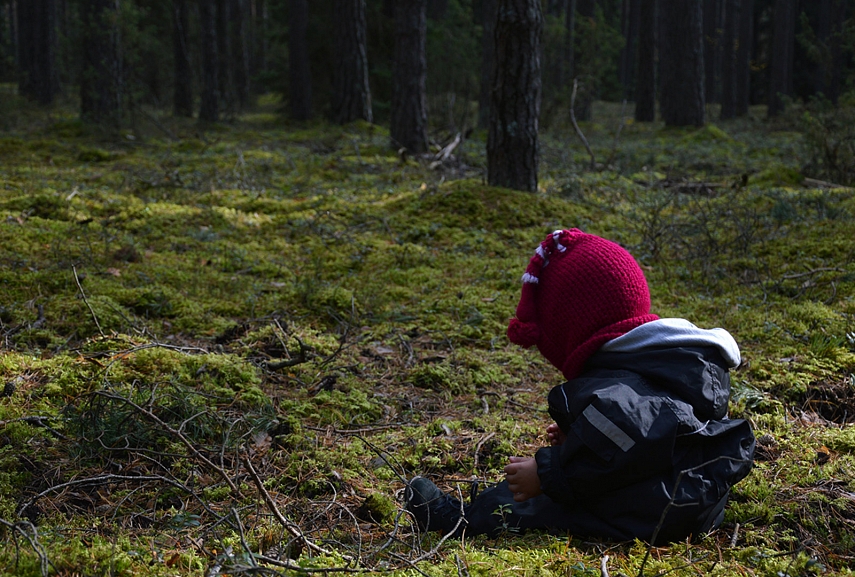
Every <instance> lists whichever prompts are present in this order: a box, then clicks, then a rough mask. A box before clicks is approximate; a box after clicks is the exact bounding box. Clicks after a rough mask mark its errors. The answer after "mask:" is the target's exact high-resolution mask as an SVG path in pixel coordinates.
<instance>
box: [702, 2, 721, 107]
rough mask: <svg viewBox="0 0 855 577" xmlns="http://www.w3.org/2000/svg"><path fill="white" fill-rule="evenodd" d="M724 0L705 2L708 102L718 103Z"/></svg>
mask: <svg viewBox="0 0 855 577" xmlns="http://www.w3.org/2000/svg"><path fill="white" fill-rule="evenodd" d="M723 1H724V0H704V75H705V78H704V94H705V96H704V98H705V99H706V101H707V102H718V91H717V90H716V87H717V86H718V79H717V77H716V73H717V72H718V70H719V63H720V58H719V55H720V54H721V52H720V49H721V28H720V27H719V18H718V16H719V13H720V10H719V3H720V2H723Z"/></svg>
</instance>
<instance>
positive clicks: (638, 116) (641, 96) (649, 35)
mask: <svg viewBox="0 0 855 577" xmlns="http://www.w3.org/2000/svg"><path fill="white" fill-rule="evenodd" d="M640 4H641V6H640V10H639V15H638V18H639V31H638V79H637V81H636V84H635V120H637V121H638V122H653V121H654V120H655V119H656V0H641V2H640Z"/></svg>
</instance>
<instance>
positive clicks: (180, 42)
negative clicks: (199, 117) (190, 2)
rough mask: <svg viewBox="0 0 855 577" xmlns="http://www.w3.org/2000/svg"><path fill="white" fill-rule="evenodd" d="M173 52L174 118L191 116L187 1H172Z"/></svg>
mask: <svg viewBox="0 0 855 577" xmlns="http://www.w3.org/2000/svg"><path fill="white" fill-rule="evenodd" d="M172 25H173V51H174V54H175V94H174V98H173V112H174V114H175V116H186V117H188V118H189V117H192V116H193V77H192V73H191V66H190V45H189V41H190V35H189V32H190V27H189V12H188V7H187V0H172Z"/></svg>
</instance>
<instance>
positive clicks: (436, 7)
mask: <svg viewBox="0 0 855 577" xmlns="http://www.w3.org/2000/svg"><path fill="white" fill-rule="evenodd" d="M447 12H448V0H427V17H428V18H430V19H431V20H442V19H443V18H445V15H446V13H447Z"/></svg>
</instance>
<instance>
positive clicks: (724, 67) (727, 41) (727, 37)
mask: <svg viewBox="0 0 855 577" xmlns="http://www.w3.org/2000/svg"><path fill="white" fill-rule="evenodd" d="M741 8H742V7H741V5H740V0H726V2H725V16H724V34H723V35H722V47H721V119H722V120H729V119H731V118H734V117H735V116H736V96H737V95H736V85H737V79H736V75H737V65H736V57H737V52H738V50H739V23H740V19H741V17H742V10H741Z"/></svg>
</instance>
